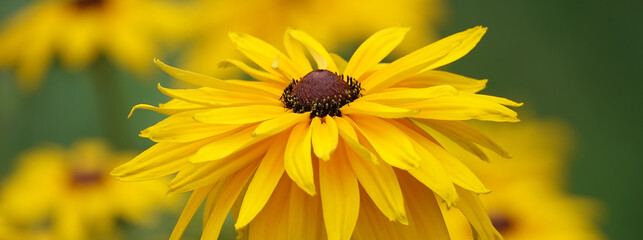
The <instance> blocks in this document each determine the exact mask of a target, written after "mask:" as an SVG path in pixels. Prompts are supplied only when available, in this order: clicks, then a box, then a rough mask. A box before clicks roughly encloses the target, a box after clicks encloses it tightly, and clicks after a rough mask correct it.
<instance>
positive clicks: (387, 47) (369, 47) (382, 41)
mask: <svg viewBox="0 0 643 240" xmlns="http://www.w3.org/2000/svg"><path fill="white" fill-rule="evenodd" d="M409 30H410V28H403V27H392V28H387V29H384V30H380V31H378V32H376V33H375V34H373V35H372V36H371V37H369V38H368V39H366V41H364V42H363V43H362V45H360V46H359V48H357V50H355V53H353V56H352V57H351V59H350V60H349V61H348V64H347V65H346V70H344V74H345V75H348V76H351V77H353V78H355V79H360V77H361V76H362V74H364V73H365V72H366V71H368V70H370V69H371V68H372V67H373V66H375V65H376V64H378V63H379V62H380V61H382V59H384V58H385V57H386V56H387V55H388V54H389V53H391V51H393V49H395V47H397V45H399V44H400V42H402V40H403V39H404V36H405V35H406V33H407V32H408V31H409Z"/></svg>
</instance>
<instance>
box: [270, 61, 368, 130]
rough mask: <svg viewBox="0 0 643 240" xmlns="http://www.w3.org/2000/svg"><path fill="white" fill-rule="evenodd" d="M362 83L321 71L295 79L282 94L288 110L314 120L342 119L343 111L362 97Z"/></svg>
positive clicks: (282, 99) (314, 71)
mask: <svg viewBox="0 0 643 240" xmlns="http://www.w3.org/2000/svg"><path fill="white" fill-rule="evenodd" d="M361 89H362V88H361V86H360V83H359V82H357V81H356V80H355V79H353V78H352V77H349V76H343V75H337V74H335V73H332V72H330V71H328V70H324V69H317V70H313V71H312V72H309V73H308V74H306V76H304V77H303V78H301V79H300V80H293V81H292V83H290V85H288V87H286V89H284V93H283V94H282V95H281V101H282V102H283V103H284V106H285V107H286V108H289V109H292V110H293V111H294V112H295V113H305V112H310V117H311V118H313V117H324V116H326V115H330V116H341V115H342V113H341V112H340V111H339V109H340V108H341V107H342V106H344V105H346V104H348V103H350V102H352V101H355V99H357V98H359V97H360V91H361Z"/></svg>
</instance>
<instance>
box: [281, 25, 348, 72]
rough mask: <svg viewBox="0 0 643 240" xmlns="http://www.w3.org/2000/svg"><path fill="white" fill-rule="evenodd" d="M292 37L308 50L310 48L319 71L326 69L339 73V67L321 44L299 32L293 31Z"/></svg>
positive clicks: (291, 32)
mask: <svg viewBox="0 0 643 240" xmlns="http://www.w3.org/2000/svg"><path fill="white" fill-rule="evenodd" d="M290 35H291V36H292V37H293V38H294V39H296V40H297V41H299V42H300V43H301V44H303V45H304V46H306V48H308V51H309V52H310V55H312V56H313V58H314V59H315V62H317V69H326V70H328V71H331V72H335V73H336V72H337V66H336V65H335V62H333V59H332V58H331V57H330V55H329V54H328V51H326V49H325V48H324V46H322V45H321V43H319V42H317V40H315V39H314V38H313V37H311V36H310V35H308V34H307V33H305V32H302V31H299V30H294V29H293V30H291V31H290Z"/></svg>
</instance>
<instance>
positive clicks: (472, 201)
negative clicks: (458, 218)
mask: <svg viewBox="0 0 643 240" xmlns="http://www.w3.org/2000/svg"><path fill="white" fill-rule="evenodd" d="M456 189H457V190H458V195H459V196H460V202H459V203H458V204H457V207H458V209H460V211H461V212H462V214H464V216H465V217H466V218H467V219H468V220H469V223H471V226H472V228H473V229H474V230H475V232H476V234H475V235H476V236H477V237H478V238H477V239H480V240H502V239H503V238H502V236H500V233H498V231H497V230H496V228H494V227H493V224H492V223H491V219H489V215H487V212H486V211H485V209H484V206H483V205H482V201H480V198H479V197H478V196H477V194H475V193H473V192H470V191H467V190H465V189H462V188H459V187H458V188H456Z"/></svg>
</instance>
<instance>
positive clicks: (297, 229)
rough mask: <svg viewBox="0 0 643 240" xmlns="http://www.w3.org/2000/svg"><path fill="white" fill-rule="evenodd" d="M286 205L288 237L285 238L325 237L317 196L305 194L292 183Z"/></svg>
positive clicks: (319, 202)
mask: <svg viewBox="0 0 643 240" xmlns="http://www.w3.org/2000/svg"><path fill="white" fill-rule="evenodd" d="M288 205H289V206H288V207H289V208H288V236H289V237H288V238H286V239H326V238H325V237H323V235H325V234H326V231H324V229H323V228H324V222H323V221H322V213H321V201H320V199H319V196H311V195H310V194H306V193H305V192H304V191H302V190H301V188H299V187H297V186H296V185H295V184H294V183H293V184H292V186H291V187H290V200H289V203H288Z"/></svg>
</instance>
